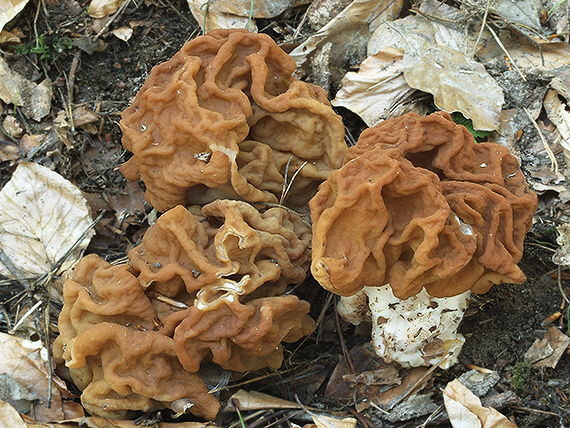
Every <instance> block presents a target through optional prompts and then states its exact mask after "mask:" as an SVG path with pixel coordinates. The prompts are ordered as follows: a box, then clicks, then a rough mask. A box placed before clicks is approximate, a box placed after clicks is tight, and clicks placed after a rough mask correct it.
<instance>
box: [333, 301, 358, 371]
mask: <svg viewBox="0 0 570 428" xmlns="http://www.w3.org/2000/svg"><path fill="white" fill-rule="evenodd" d="M337 302H338V300H337V299H334V321H335V325H336V331H337V333H338V337H339V338H340V348H341V349H342V355H343V356H344V361H345V362H346V366H347V367H348V370H349V371H350V373H355V372H356V369H355V368H354V364H353V363H352V359H351V358H350V355H349V354H348V350H347V349H346V344H345V343H344V337H343V336H342V329H341V326H340V318H339V315H338V310H337V307H336V306H337Z"/></svg>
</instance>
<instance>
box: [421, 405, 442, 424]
mask: <svg viewBox="0 0 570 428" xmlns="http://www.w3.org/2000/svg"><path fill="white" fill-rule="evenodd" d="M444 407H445V406H444V405H443V404H442V405H440V406H439V407H438V408H437V409H435V410H434V411H433V412H432V413H431V414H430V415H429V416H428V417H427V419H426V420H425V421H424V423H423V424H421V425H420V426H419V427H418V428H425V427H426V426H427V424H429V423H430V422H431V421H434V420H436V419H437V417H438V416H439V415H440V414H441V412H442V410H443V408H444Z"/></svg>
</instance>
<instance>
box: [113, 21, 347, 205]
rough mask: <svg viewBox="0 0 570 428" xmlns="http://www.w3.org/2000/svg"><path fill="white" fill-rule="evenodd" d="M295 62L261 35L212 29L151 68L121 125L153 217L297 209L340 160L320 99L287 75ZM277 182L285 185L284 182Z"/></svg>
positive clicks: (337, 128)
mask: <svg viewBox="0 0 570 428" xmlns="http://www.w3.org/2000/svg"><path fill="white" fill-rule="evenodd" d="M294 70H295V62H294V61H293V60H292V59H291V57H289V55H287V54H286V53H285V52H284V51H283V50H281V49H280V48H279V47H278V46H277V44H276V43H275V42H274V41H273V40H272V39H271V38H270V37H269V36H267V35H264V34H254V33H250V32H248V31H245V30H221V29H220V30H213V31H211V32H209V33H208V34H206V35H204V36H200V37H197V38H195V39H193V40H191V41H189V42H188V43H186V44H185V45H184V46H183V47H182V49H181V50H180V51H179V52H178V53H177V54H176V55H174V57H173V58H172V59H170V60H169V61H167V62H164V63H162V64H160V65H158V66H156V67H154V68H153V70H152V72H151V74H150V76H149V78H148V79H147V81H146V82H145V84H144V85H143V86H142V88H141V89H140V91H139V93H138V94H137V96H136V98H135V100H134V102H133V104H132V105H131V106H130V107H129V108H127V109H126V110H125V112H124V113H123V117H122V120H121V128H122V130H123V132H124V136H123V145H124V146H125V147H126V148H127V149H128V150H130V151H132V152H133V157H132V158H131V159H130V160H129V161H128V162H127V163H126V164H125V165H124V166H123V167H122V168H121V171H122V172H123V174H124V175H125V176H126V177H127V178H129V179H131V180H137V179H139V178H141V179H142V180H143V181H144V182H145V185H146V189H147V192H146V197H147V199H148V200H149V201H150V202H151V204H152V205H153V206H154V207H155V208H156V209H157V210H159V211H165V210H167V209H170V208H173V207H174V206H175V205H177V204H182V205H184V204H186V203H187V202H191V203H197V202H200V203H205V202H209V201H212V200H215V199H218V198H241V199H244V200H246V201H250V202H259V201H263V202H278V201H279V200H280V198H281V196H282V195H283V188H284V183H285V182H287V183H291V177H292V176H293V174H294V173H296V172H298V175H297V176H296V178H295V180H294V181H293V182H292V187H291V189H290V191H289V192H288V193H287V194H288V195H289V199H288V202H287V203H288V204H289V205H290V206H294V207H299V206H302V205H304V204H305V203H306V202H307V201H308V200H309V199H310V198H311V196H312V195H314V193H315V192H316V187H317V185H318V184H319V183H320V182H321V181H323V180H324V179H325V178H326V177H327V175H328V174H329V172H330V171H331V170H333V169H335V168H338V167H339V166H340V165H341V162H342V159H343V157H344V154H345V152H346V144H345V143H344V127H343V125H342V122H341V119H340V117H339V116H337V115H336V114H335V113H334V112H333V110H332V108H331V107H330V104H329V102H328V101H327V96H326V92H325V91H324V90H323V89H322V88H319V87H317V86H314V85H311V84H308V83H305V82H301V81H299V80H296V79H294V78H293V77H292V73H293V71H294ZM287 183H285V184H287Z"/></svg>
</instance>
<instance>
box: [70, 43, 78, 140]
mask: <svg viewBox="0 0 570 428" xmlns="http://www.w3.org/2000/svg"><path fill="white" fill-rule="evenodd" d="M80 59H81V49H78V50H77V52H75V55H73V61H72V62H71V67H70V68H69V77H68V78H67V103H68V104H69V114H70V116H69V122H70V124H71V132H73V133H74V132H75V121H74V120H73V109H72V107H71V106H72V104H73V86H74V85H75V73H76V72H77V68H78V67H79V60H80Z"/></svg>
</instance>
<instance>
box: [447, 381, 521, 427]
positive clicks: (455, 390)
mask: <svg viewBox="0 0 570 428" xmlns="http://www.w3.org/2000/svg"><path fill="white" fill-rule="evenodd" d="M443 401H444V403H445V409H446V410H447V414H448V416H449V421H450V422H451V425H452V426H453V427H454V428H464V427H469V428H477V427H481V428H516V425H515V424H513V423H512V422H511V421H509V420H508V419H507V418H506V417H505V416H504V415H502V414H501V413H499V412H498V411H497V410H495V409H493V408H490V407H483V406H482V405H481V400H479V397H477V396H476V395H475V394H473V393H472V392H471V391H469V389H467V388H466V387H464V386H463V385H462V384H461V382H459V381H458V380H457V379H455V380H454V381H453V382H450V383H448V384H447V386H446V387H445V389H444V390H443Z"/></svg>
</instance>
